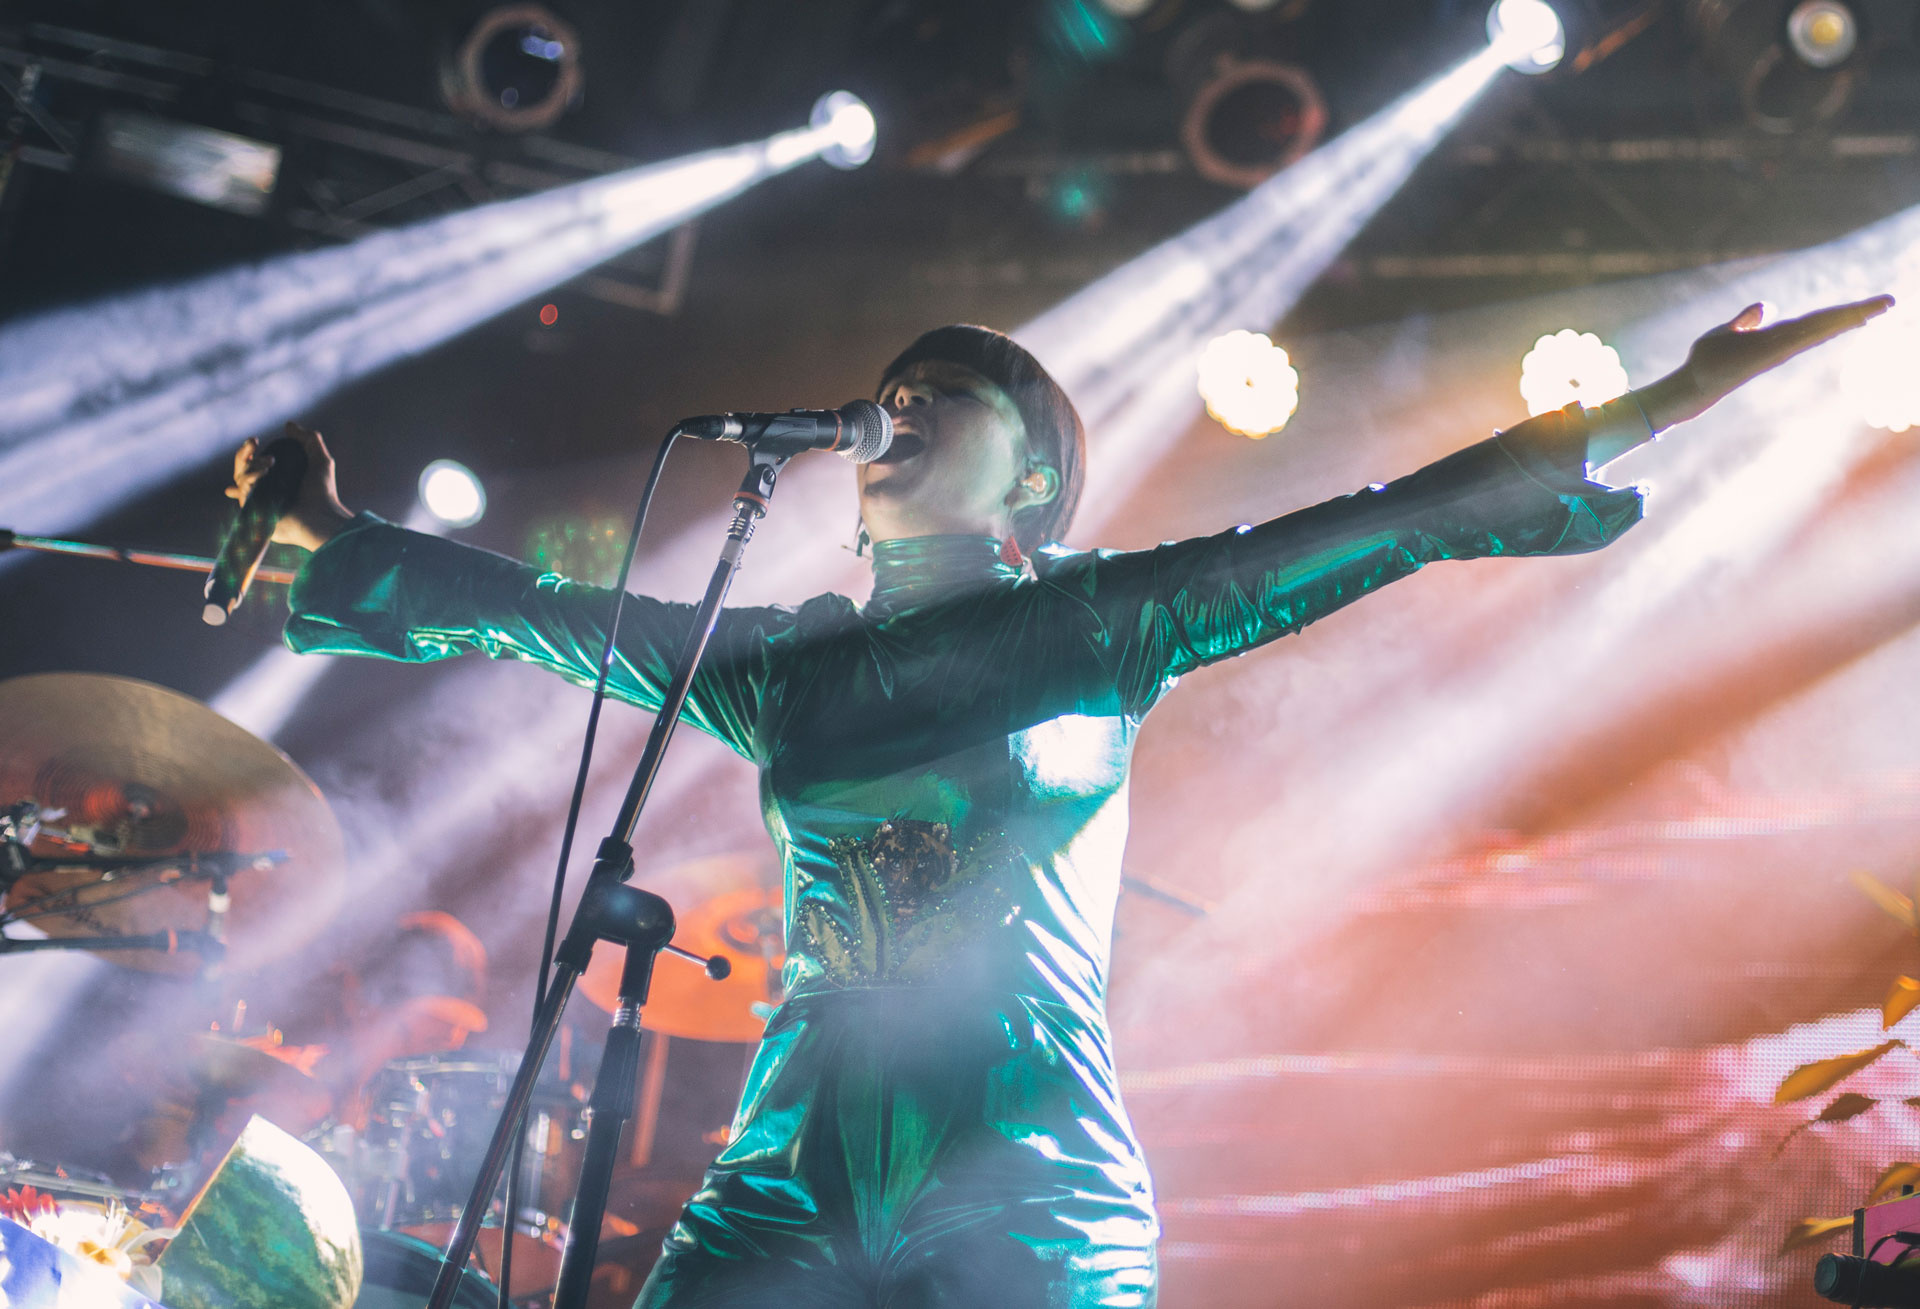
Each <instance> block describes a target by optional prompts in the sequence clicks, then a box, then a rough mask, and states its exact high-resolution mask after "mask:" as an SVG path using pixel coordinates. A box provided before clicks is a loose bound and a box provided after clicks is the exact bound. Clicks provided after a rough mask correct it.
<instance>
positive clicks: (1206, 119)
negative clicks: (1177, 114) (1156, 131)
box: [1180, 57, 1327, 190]
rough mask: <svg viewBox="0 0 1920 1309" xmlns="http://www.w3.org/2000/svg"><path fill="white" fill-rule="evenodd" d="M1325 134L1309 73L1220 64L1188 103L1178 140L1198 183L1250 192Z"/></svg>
mask: <svg viewBox="0 0 1920 1309" xmlns="http://www.w3.org/2000/svg"><path fill="white" fill-rule="evenodd" d="M1326 127H1327V102H1326V99H1325V98H1324V97H1323V96H1322V95H1321V94H1320V86H1319V84H1318V83H1317V82H1315V81H1314V80H1313V75H1312V74H1310V73H1308V72H1307V71H1306V70H1305V69H1304V68H1297V67H1295V66H1294V65H1292V64H1282V63H1276V62H1274V61H1273V60H1270V59H1236V58H1232V57H1223V58H1221V59H1219V60H1218V61H1217V62H1216V63H1214V65H1213V66H1212V69H1211V71H1210V72H1209V73H1208V75H1207V78H1206V80H1205V81H1203V82H1201V84H1200V87H1199V89H1198V90H1197V91H1196V92H1195V93H1194V96H1193V99H1192V100H1191V101H1189V102H1188V104H1187V112H1186V114H1185V115H1184V116H1183V117H1182V118H1181V121H1180V141H1181V144H1183V145H1184V146H1185V147H1186V150H1187V157H1188V158H1189V159H1191V160H1192V161H1193V168H1194V171H1195V172H1197V173H1199V174H1200V176H1202V177H1204V178H1206V179H1207V180H1208V181H1210V182H1219V183H1221V184H1222V185H1223V186H1237V187H1240V188H1241V189H1243V190H1251V189H1252V188H1254V187H1256V186H1258V185H1260V183H1262V182H1264V181H1266V180H1267V179H1268V178H1269V177H1272V176H1273V175H1274V174H1275V173H1277V172H1279V171H1280V170H1281V169H1282V168H1285V167H1286V166H1287V165H1289V164H1291V163H1293V162H1295V161H1296V160H1298V159H1301V158H1303V157H1304V156H1305V155H1306V154H1307V153H1308V152H1309V151H1311V150H1312V149H1313V148H1314V147H1315V146H1316V145H1318V144H1320V137H1321V134H1322V133H1323V132H1325V131H1326Z"/></svg>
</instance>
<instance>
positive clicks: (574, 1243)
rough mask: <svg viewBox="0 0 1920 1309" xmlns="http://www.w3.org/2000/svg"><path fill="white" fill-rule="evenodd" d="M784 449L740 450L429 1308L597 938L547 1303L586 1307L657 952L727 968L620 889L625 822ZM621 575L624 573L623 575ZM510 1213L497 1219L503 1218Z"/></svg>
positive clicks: (628, 836)
mask: <svg viewBox="0 0 1920 1309" xmlns="http://www.w3.org/2000/svg"><path fill="white" fill-rule="evenodd" d="M790 454H791V452H790V451H789V452H780V451H777V450H772V449H767V448H765V447H759V448H756V447H749V448H748V467H747V474H746V476H745V477H744V478H743V479H742V480H741V483H740V489H739V490H738V491H737V492H735V494H734V499H733V521H732V523H731V524H729V526H728V528H727V538H726V544H725V545H724V546H723V547H722V548H721V551H720V559H719V562H717V563H716V564H715V565H714V569H713V574H712V576H711V577H710V578H709V579H708V582H707V590H706V594H705V595H704V596H702V597H701V600H700V604H699V607H698V608H697V609H696V610H695V616H694V623H693V629H692V631H691V632H690V633H689V634H688V638H687V644H686V646H685V648H684V649H683V650H682V651H681V653H680V662H679V665H678V667H677V668H675V670H674V674H673V679H672V680H671V681H670V682H669V683H668V684H667V690H666V694H665V695H664V696H663V697H662V700H661V705H660V712H659V713H658V714H657V715H656V716H655V718H654V720H653V729H652V731H650V732H649V733H648V735H647V744H646V749H645V750H643V751H642V752H641V755H640V762H639V764H638V765H637V766H636V767H635V769H634V774H633V780H632V781H631V782H630V783H629V784H628V786H627V794H626V799H625V800H624V801H622V803H621V806H620V814H619V817H618V818H617V819H616V820H615V822H614V832H613V835H611V836H608V837H607V838H606V839H605V840H603V841H601V843H600V847H599V849H598V850H597V851H596V852H595V855H594V865H593V872H592V873H591V874H590V875H589V876H588V879H587V887H586V890H585V891H584V892H583V893H582V895H581V897H580V904H579V906H578V907H577V908H576V909H575V910H574V916H573V922H572V923H571V924H570V925H569V926H568V928H567V934H566V936H565V937H564V938H563V939H562V941H561V944H560V949H559V950H558V951H557V952H556V953H555V955H554V972H553V981H552V983H551V985H549V986H548V987H547V993H546V1000H545V1002H544V1003H543V1004H542V1005H541V1007H540V1010H539V1012H538V1013H537V1014H536V1015H535V1016H534V1025H533V1035H532V1037H531V1038H530V1039H529V1040H528V1042H527V1049H526V1053H525V1054H524V1055H522V1056H521V1059H520V1067H519V1069H518V1071H517V1072H516V1073H515V1074H514V1079H513V1086H512V1087H511V1088H510V1089H509V1090H508V1092H507V1099H506V1104H505V1106H504V1107H503V1108H502V1109H501V1111H500V1119H499V1121H498V1123H496V1124H495V1126H494V1131H493V1137H492V1139H491V1140H490V1141H489V1142H488V1143H487V1152H486V1154H485V1156H484V1157H483V1158H482V1160H481V1163H480V1174H479V1176H478V1177H476V1178H475V1179H474V1183H473V1189H472V1191H471V1192H469V1193H468V1196H467V1203H466V1206H465V1207H464V1208H463V1209H462V1210H461V1213H460V1220H459V1222H458V1223H457V1224H456V1225H455V1227H454V1230H453V1235H452V1237H450V1238H449V1239H448V1242H447V1248H446V1250H445V1251H444V1252H443V1254H442V1257H441V1264H440V1272H439V1275H438V1276H437V1277H436V1278H435V1279H434V1283H433V1295H432V1297H431V1298H430V1299H429V1300H428V1302H427V1309H451V1306H452V1304H453V1300H454V1295H455V1293H456V1292H457V1291H458V1290H459V1288H460V1279H461V1276H462V1275H463V1273H464V1272H465V1270H466V1266H467V1260H468V1259H469V1258H470V1257H471V1256H472V1254H473V1246H474V1242H475V1241H476V1240H477V1239H478V1237H479V1235H480V1223H481V1220H482V1219H483V1218H484V1217H485V1215H486V1212H487V1210H488V1209H489V1208H490V1207H491V1206H492V1203H493V1194H494V1190H495V1188H496V1187H497V1186H498V1185H499V1182H500V1175H501V1173H502V1172H503V1171H504V1169H505V1167H506V1162H507V1155H508V1153H509V1152H510V1151H511V1150H512V1148H513V1139H514V1136H515V1135H516V1125H517V1124H518V1123H519V1122H520V1121H521V1120H522V1118H524V1117H525V1115H526V1111H527V1106H528V1104H529V1103H530V1102H531V1101H532V1098H533V1087H534V1081H535V1079H537V1078H538V1077H539V1075H540V1068H541V1065H542V1064H544V1063H545V1062H546V1058H547V1051H548V1049H549V1048H551V1046H552V1045H553V1037H554V1033H555V1032H557V1031H558V1030H559V1027H560V1019H561V1016H562V1015H563V1014H564V1013H565V1012H566V1007H567V1000H568V999H569V998H570V997H571V996H572V995H573V988H574V986H575V984H576V983H578V982H579V980H580V976H581V974H583V973H585V972H586V970H587V964H588V962H589V961H590V960H591V958H592V955H593V947H594V944H595V943H596V942H598V941H613V942H616V943H618V944H620V945H624V946H625V947H626V948H627V961H626V967H625V969H624V971H623V972H622V973H621V977H620V1002H619V1005H618V1007H617V1008H616V1009H615V1011H614V1016H613V1026H612V1028H611V1030H610V1031H609V1032H608V1034H607V1047H606V1053H605V1054H604V1055H603V1056H602V1058H601V1061H600V1071H599V1074H598V1075H597V1076H596V1078H595V1079H594V1087H593V1096H592V1099H591V1100H590V1102H589V1103H590V1105H591V1107H592V1109H593V1121H592V1124H591V1125H590V1126H589V1127H588V1129H587V1146H586V1156H585V1159H584V1161H583V1162H582V1164H581V1168H580V1181H579V1186H578V1189H577V1190H576V1192H575V1193H574V1201H573V1212H572V1214H571V1216H570V1218H569V1220H568V1223H567V1244H566V1247H565V1249H564V1250H563V1251H562V1252H561V1256H560V1281H559V1284H558V1285H557V1286H556V1287H555V1289H554V1296H553V1305H554V1309H585V1305H586V1303H587V1291H588V1288H589V1282H590V1280H591V1278H592V1276H593V1263H594V1259H595V1257H596V1256H597V1255H598V1253H599V1247H600V1225H601V1222H602V1220H603V1219H604V1218H605V1216H606V1209H607V1192H608V1189H609V1187H610V1185H611V1183H612V1181H613V1169H614V1165H615V1163H616V1161H617V1158H618V1154H619V1149H620V1132H621V1129H622V1127H623V1126H624V1125H625V1123H626V1119H627V1115H628V1114H629V1113H631V1112H632V1108H633V1097H634V1083H635V1080H636V1076H637V1072H638V1067H639V1050H640V1013H641V1009H642V1008H643V1007H644V1006H645V1004H646V1001H647V990H648V987H649V985H650V984H651V982H652V979H653V960H654V956H656V955H658V954H660V953H662V952H663V951H664V952H666V953H669V954H675V955H679V956H680V957H682V958H684V959H687V960H690V961H692V962H695V963H699V964H702V965H704V966H705V968H706V971H707V975H708V976H709V977H712V978H714V979H716V980H718V979H719V978H722V977H725V976H726V975H727V973H728V971H729V967H730V966H729V965H728V963H727V961H726V960H725V959H723V958H720V957H718V956H716V957H714V958H712V959H703V958H702V957H701V956H699V955H696V954H692V953H690V952H689V951H686V950H681V949H679V948H678V947H676V946H673V945H670V944H668V942H670V941H671V940H672V939H673V928H674V923H673V908H672V906H670V905H669V904H668V903H667V902H666V901H665V900H663V899H661V898H660V897H659V896H657V895H654V894H653V893H652V892H650V891H643V890H641V889H640V888H639V887H637V886H630V885H628V884H627V879H628V878H629V877H631V876H632V875H633V845H632V839H633V829H634V826H635V824H636V823H638V822H639V819H640V811H641V809H642V808H643V807H644V806H645V804H646V801H647V796H648V795H649V793H651V791H652V790H653V784H654V780H655V779H656V778H657V777H658V776H659V773H660V764H661V761H662V760H663V759H664V758H665V756H666V750H667V744H668V742H670V741H671V740H672V739H673V731H674V728H675V727H676V726H677V725H678V724H679V721H680V710H681V709H682V708H683V707H684V706H685V705H686V702H687V695H688V693H689V692H690V691H691V690H692V689H693V677H694V673H695V671H696V670H697V669H698V668H699V666H700V659H701V656H702V655H704V654H705V653H706V649H707V643H708V641H709V640H711V639H712V637H713V631H714V627H715V626H716V625H717V624H718V622H719V619H720V607H721V605H722V604H724V603H725V602H726V598H727V591H728V590H729V589H730V588H731V587H732V585H733V578H734V574H735V573H737V572H738V571H739V568H740V558H741V556H742V554H744V553H745V550H746V545H747V542H748V540H750V539H751V538H752V536H753V529H754V525H755V524H756V523H757V522H758V521H759V520H760V519H761V518H762V517H763V516H765V514H766V512H767V502H768V500H769V498H770V497H771V496H772V495H773V488H774V483H775V481H776V480H777V479H778V478H779V475H780V470H781V469H783V468H784V467H786V463H787V459H788V458H789V457H790ZM622 580H624V579H622ZM513 1217H514V1216H513V1215H512V1214H508V1215H507V1216H506V1220H507V1222H509V1223H511V1222H512V1221H513Z"/></svg>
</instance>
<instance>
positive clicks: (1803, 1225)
mask: <svg viewBox="0 0 1920 1309" xmlns="http://www.w3.org/2000/svg"><path fill="white" fill-rule="evenodd" d="M1852 1226H1853V1217H1852V1215H1848V1216H1847V1217H1845V1218H1802V1219H1801V1220H1800V1221H1799V1222H1797V1223H1795V1224H1794V1225H1793V1229H1792V1230H1791V1231H1789V1232H1788V1233H1787V1239H1786V1240H1784V1241H1782V1242H1781V1243H1780V1249H1779V1251H1778V1252H1777V1253H1780V1254H1786V1253H1787V1252H1789V1251H1791V1250H1798V1249H1799V1248H1800V1247H1801V1246H1805V1245H1812V1244H1814V1243H1815V1242H1817V1241H1824V1240H1826V1239H1827V1238H1828V1237H1829V1236H1832V1235H1834V1234H1835V1233H1836V1232H1844V1231H1846V1230H1848V1229H1849V1228H1851V1227H1852Z"/></svg>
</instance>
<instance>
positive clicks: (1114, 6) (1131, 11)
mask: <svg viewBox="0 0 1920 1309" xmlns="http://www.w3.org/2000/svg"><path fill="white" fill-rule="evenodd" d="M1153 3H1154V0H1100V7H1101V8H1103V9H1105V10H1106V11H1107V12H1108V13H1110V14H1112V15H1113V16H1114V17H1116V18H1138V17H1140V15H1142V14H1144V13H1146V12H1147V10H1149V9H1151V8H1153Z"/></svg>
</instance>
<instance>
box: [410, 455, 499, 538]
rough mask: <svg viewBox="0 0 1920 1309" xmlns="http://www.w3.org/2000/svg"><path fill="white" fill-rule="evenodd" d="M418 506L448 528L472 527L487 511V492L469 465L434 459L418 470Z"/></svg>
mask: <svg viewBox="0 0 1920 1309" xmlns="http://www.w3.org/2000/svg"><path fill="white" fill-rule="evenodd" d="M420 506H421V508H423V509H425V510H426V511H427V512H428V513H430V514H432V515H433V516H434V517H435V518H436V519H438V520H439V521H440V522H441V523H443V524H445V525H446V526H448V527H472V526H473V525H474V524H475V523H477V522H479V521H480V516H481V515H482V514H484V513H486V512H487V493H486V490H485V488H483V487H482V486H481V485H480V479H479V478H478V477H476V476H475V475H474V472H473V470H472V469H471V468H468V467H467V466H466V465H465V464H462V463H456V462H454V461H453V460H451V459H436V460H434V461H433V462H432V463H430V464H428V465H427V466H426V467H425V468H424V469H422V470H421V472H420Z"/></svg>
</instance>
